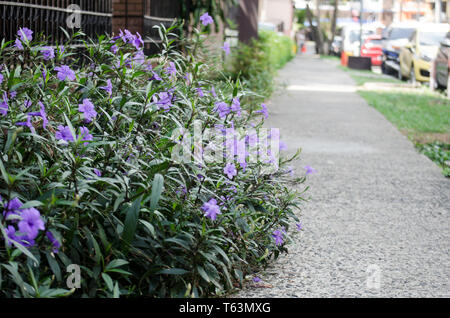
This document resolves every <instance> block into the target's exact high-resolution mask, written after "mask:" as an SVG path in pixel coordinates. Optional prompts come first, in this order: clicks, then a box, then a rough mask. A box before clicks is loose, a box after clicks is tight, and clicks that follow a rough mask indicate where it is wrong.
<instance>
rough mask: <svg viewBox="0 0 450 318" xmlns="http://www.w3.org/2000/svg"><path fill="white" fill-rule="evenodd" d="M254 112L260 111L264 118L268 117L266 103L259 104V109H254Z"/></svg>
mask: <svg viewBox="0 0 450 318" xmlns="http://www.w3.org/2000/svg"><path fill="white" fill-rule="evenodd" d="M255 113H261V114H263V115H264V117H265V118H267V117H269V112H268V111H267V106H266V104H261V110H257V111H255Z"/></svg>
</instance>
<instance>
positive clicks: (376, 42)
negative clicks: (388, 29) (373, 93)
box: [370, 39, 381, 45]
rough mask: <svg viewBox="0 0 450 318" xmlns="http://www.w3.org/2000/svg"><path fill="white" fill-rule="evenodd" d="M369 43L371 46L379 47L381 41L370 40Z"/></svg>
mask: <svg viewBox="0 0 450 318" xmlns="http://www.w3.org/2000/svg"><path fill="white" fill-rule="evenodd" d="M370 43H372V44H373V45H381V40H378V39H375V40H370Z"/></svg>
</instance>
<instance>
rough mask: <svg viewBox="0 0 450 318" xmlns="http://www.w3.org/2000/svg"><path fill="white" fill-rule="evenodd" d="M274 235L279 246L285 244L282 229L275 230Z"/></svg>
mask: <svg viewBox="0 0 450 318" xmlns="http://www.w3.org/2000/svg"><path fill="white" fill-rule="evenodd" d="M272 237H273V238H274V239H275V244H276V245H277V246H280V245H281V244H283V232H281V231H280V230H276V231H273V232H272Z"/></svg>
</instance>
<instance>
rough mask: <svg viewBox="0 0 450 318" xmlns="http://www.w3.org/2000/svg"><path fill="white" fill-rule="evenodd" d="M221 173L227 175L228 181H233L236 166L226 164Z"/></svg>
mask: <svg viewBox="0 0 450 318" xmlns="http://www.w3.org/2000/svg"><path fill="white" fill-rule="evenodd" d="M223 173H225V174H226V175H227V177H228V179H233V177H234V176H235V175H237V171H236V166H235V165H234V163H231V162H229V163H227V165H226V166H225V168H224V169H223Z"/></svg>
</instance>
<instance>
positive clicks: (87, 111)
mask: <svg viewBox="0 0 450 318" xmlns="http://www.w3.org/2000/svg"><path fill="white" fill-rule="evenodd" d="M78 111H80V112H82V113H83V115H84V118H85V120H86V121H87V122H88V123H89V122H91V121H92V119H95V117H97V112H96V111H95V109H94V104H92V102H91V101H90V100H89V99H88V98H85V99H83V103H82V104H79V105H78Z"/></svg>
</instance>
